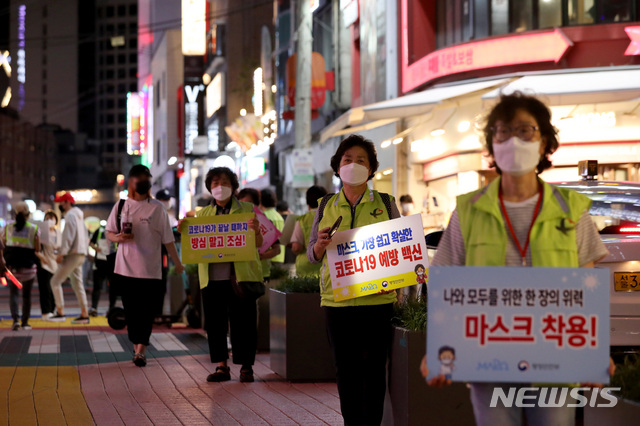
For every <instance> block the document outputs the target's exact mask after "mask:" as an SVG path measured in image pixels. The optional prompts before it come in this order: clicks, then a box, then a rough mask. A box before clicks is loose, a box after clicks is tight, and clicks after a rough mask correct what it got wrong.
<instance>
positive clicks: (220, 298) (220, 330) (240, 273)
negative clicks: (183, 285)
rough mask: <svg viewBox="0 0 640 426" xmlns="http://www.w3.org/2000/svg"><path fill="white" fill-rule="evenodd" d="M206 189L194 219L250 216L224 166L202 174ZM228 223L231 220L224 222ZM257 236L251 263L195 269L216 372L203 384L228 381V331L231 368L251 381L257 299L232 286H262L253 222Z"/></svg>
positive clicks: (249, 208)
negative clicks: (207, 200) (205, 201)
mask: <svg viewBox="0 0 640 426" xmlns="http://www.w3.org/2000/svg"><path fill="white" fill-rule="evenodd" d="M205 186H206V188H207V190H208V191H209V192H210V193H211V195H212V196H213V203H212V204H211V205H209V206H206V207H205V208H203V209H202V210H200V211H199V212H198V214H197V217H207V216H217V215H234V214H240V213H253V212H254V211H253V204H252V203H248V202H244V201H239V200H238V199H237V198H236V196H235V194H236V191H237V190H238V186H239V184H238V177H237V176H236V174H235V173H233V171H231V170H230V169H228V168H226V167H216V168H213V169H211V170H209V172H208V173H207V176H206V178H205ZM229 220H230V221H231V220H233V219H232V218H229ZM248 226H249V228H250V229H252V230H253V231H254V232H255V234H256V239H255V260H253V261H241V262H224V263H208V264H207V263H201V264H199V265H198V275H199V278H200V288H201V289H202V302H203V307H204V317H205V328H206V330H207V339H208V341H209V354H210V357H211V362H212V363H217V364H218V365H217V367H216V370H215V372H213V373H212V374H209V376H207V381H208V382H225V381H228V380H231V369H230V367H229V365H228V359H229V349H228V346H227V334H228V332H229V329H230V331H231V347H232V354H233V363H234V364H236V365H240V366H241V368H240V381H241V382H253V381H254V376H253V365H254V363H255V357H256V345H257V339H258V329H257V320H258V318H257V304H256V299H255V298H252V297H247V296H245V295H242V294H239V292H238V291H237V287H238V285H239V284H237V283H243V282H253V283H256V282H262V268H261V264H260V262H258V248H260V246H262V234H261V233H260V226H259V223H258V220H257V219H256V218H253V219H251V220H249V221H248Z"/></svg>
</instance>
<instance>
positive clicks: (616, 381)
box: [584, 353, 640, 426]
mask: <svg viewBox="0 0 640 426" xmlns="http://www.w3.org/2000/svg"><path fill="white" fill-rule="evenodd" d="M611 387H616V388H620V392H619V393H617V394H616V395H615V396H616V398H617V402H616V405H615V406H614V407H609V408H603V407H597V406H596V407H592V406H591V404H588V405H587V406H586V407H585V408H584V424H585V426H590V425H603V424H606V425H607V426H618V425H624V426H628V425H631V424H636V422H637V421H638V419H639V418H640V354H637V353H636V354H631V355H628V356H626V357H625V359H624V362H623V363H621V364H616V372H615V374H614V375H613V377H612V378H611ZM610 403H611V402H610V401H607V400H605V399H604V398H602V397H599V398H598V400H597V404H607V405H608V404H610Z"/></svg>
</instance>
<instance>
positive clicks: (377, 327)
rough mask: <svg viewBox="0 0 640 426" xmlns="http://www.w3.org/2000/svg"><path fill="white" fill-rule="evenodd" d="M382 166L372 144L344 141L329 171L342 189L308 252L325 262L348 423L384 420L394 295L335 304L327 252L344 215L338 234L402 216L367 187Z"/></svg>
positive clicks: (328, 204)
mask: <svg viewBox="0 0 640 426" xmlns="http://www.w3.org/2000/svg"><path fill="white" fill-rule="evenodd" d="M378 165H379V163H378V159H377V156H376V149H375V146H374V145H373V143H372V142H371V141H370V140H367V139H365V138H363V137H362V136H359V135H351V136H349V137H347V138H346V139H345V140H343V141H342V143H341V144H340V146H339V147H338V150H337V151H336V153H335V154H334V156H333V157H332V158H331V168H332V169H333V171H334V172H335V175H336V176H337V177H339V178H340V179H341V180H342V184H343V187H342V190H341V191H340V192H339V193H337V194H330V195H327V196H325V197H323V198H322V201H321V203H320V206H319V207H318V210H317V211H316V216H315V219H314V222H313V226H312V229H311V235H310V238H309V246H308V248H307V257H308V258H309V261H310V262H311V263H320V262H322V264H323V265H322V276H321V277H320V286H321V293H322V302H321V304H322V306H323V307H324V312H325V317H326V322H327V332H328V334H329V340H330V343H331V347H332V350H333V357H334V361H335V364H336V370H337V381H338V392H339V394H340V407H341V410H342V417H343V418H344V421H345V424H347V425H363V424H366V425H379V424H380V423H381V421H382V415H383V407H384V395H385V391H386V377H387V371H386V363H387V356H388V353H389V347H390V343H391V315H392V310H393V303H394V302H395V301H396V292H395V290H394V291H390V292H380V293H378V294H374V295H369V296H363V297H359V298H355V299H350V300H346V301H342V302H337V301H335V300H334V297H333V290H332V283H331V276H330V273H329V264H328V261H327V256H326V255H325V252H326V249H327V246H329V244H331V237H332V236H333V232H334V231H332V232H331V233H330V231H331V228H332V225H333V224H334V223H336V222H337V221H338V219H339V218H340V217H342V220H341V222H340V224H339V226H338V228H337V229H336V231H344V230H348V229H354V228H358V227H361V226H365V225H371V224H374V223H378V222H382V221H385V220H389V219H395V218H398V217H400V212H398V208H397V207H396V203H395V200H393V197H391V196H389V195H387V194H380V193H378V192H377V191H374V190H372V189H369V187H368V185H367V182H368V181H369V180H370V179H372V178H373V176H374V175H375V173H376V171H377V170H378Z"/></svg>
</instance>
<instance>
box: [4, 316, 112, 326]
mask: <svg viewBox="0 0 640 426" xmlns="http://www.w3.org/2000/svg"><path fill="white" fill-rule="evenodd" d="M74 318H75V317H74V316H68V317H67V320H66V321H64V322H53V321H45V320H43V319H42V318H40V317H37V318H34V317H32V318H31V319H30V320H29V325H30V326H31V327H33V328H60V327H108V326H109V323H108V322H107V318H106V317H103V316H98V317H91V320H90V323H89V324H71V321H72V320H73V319H74ZM12 325H13V322H12V321H11V320H10V319H3V320H2V321H0V329H3V328H11V326H12Z"/></svg>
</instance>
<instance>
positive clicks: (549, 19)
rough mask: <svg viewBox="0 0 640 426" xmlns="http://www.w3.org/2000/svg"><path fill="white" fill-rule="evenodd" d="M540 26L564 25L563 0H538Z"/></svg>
mask: <svg viewBox="0 0 640 426" xmlns="http://www.w3.org/2000/svg"><path fill="white" fill-rule="evenodd" d="M538 14H539V15H538V16H539V17H538V28H554V27H561V26H562V0H538Z"/></svg>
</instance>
